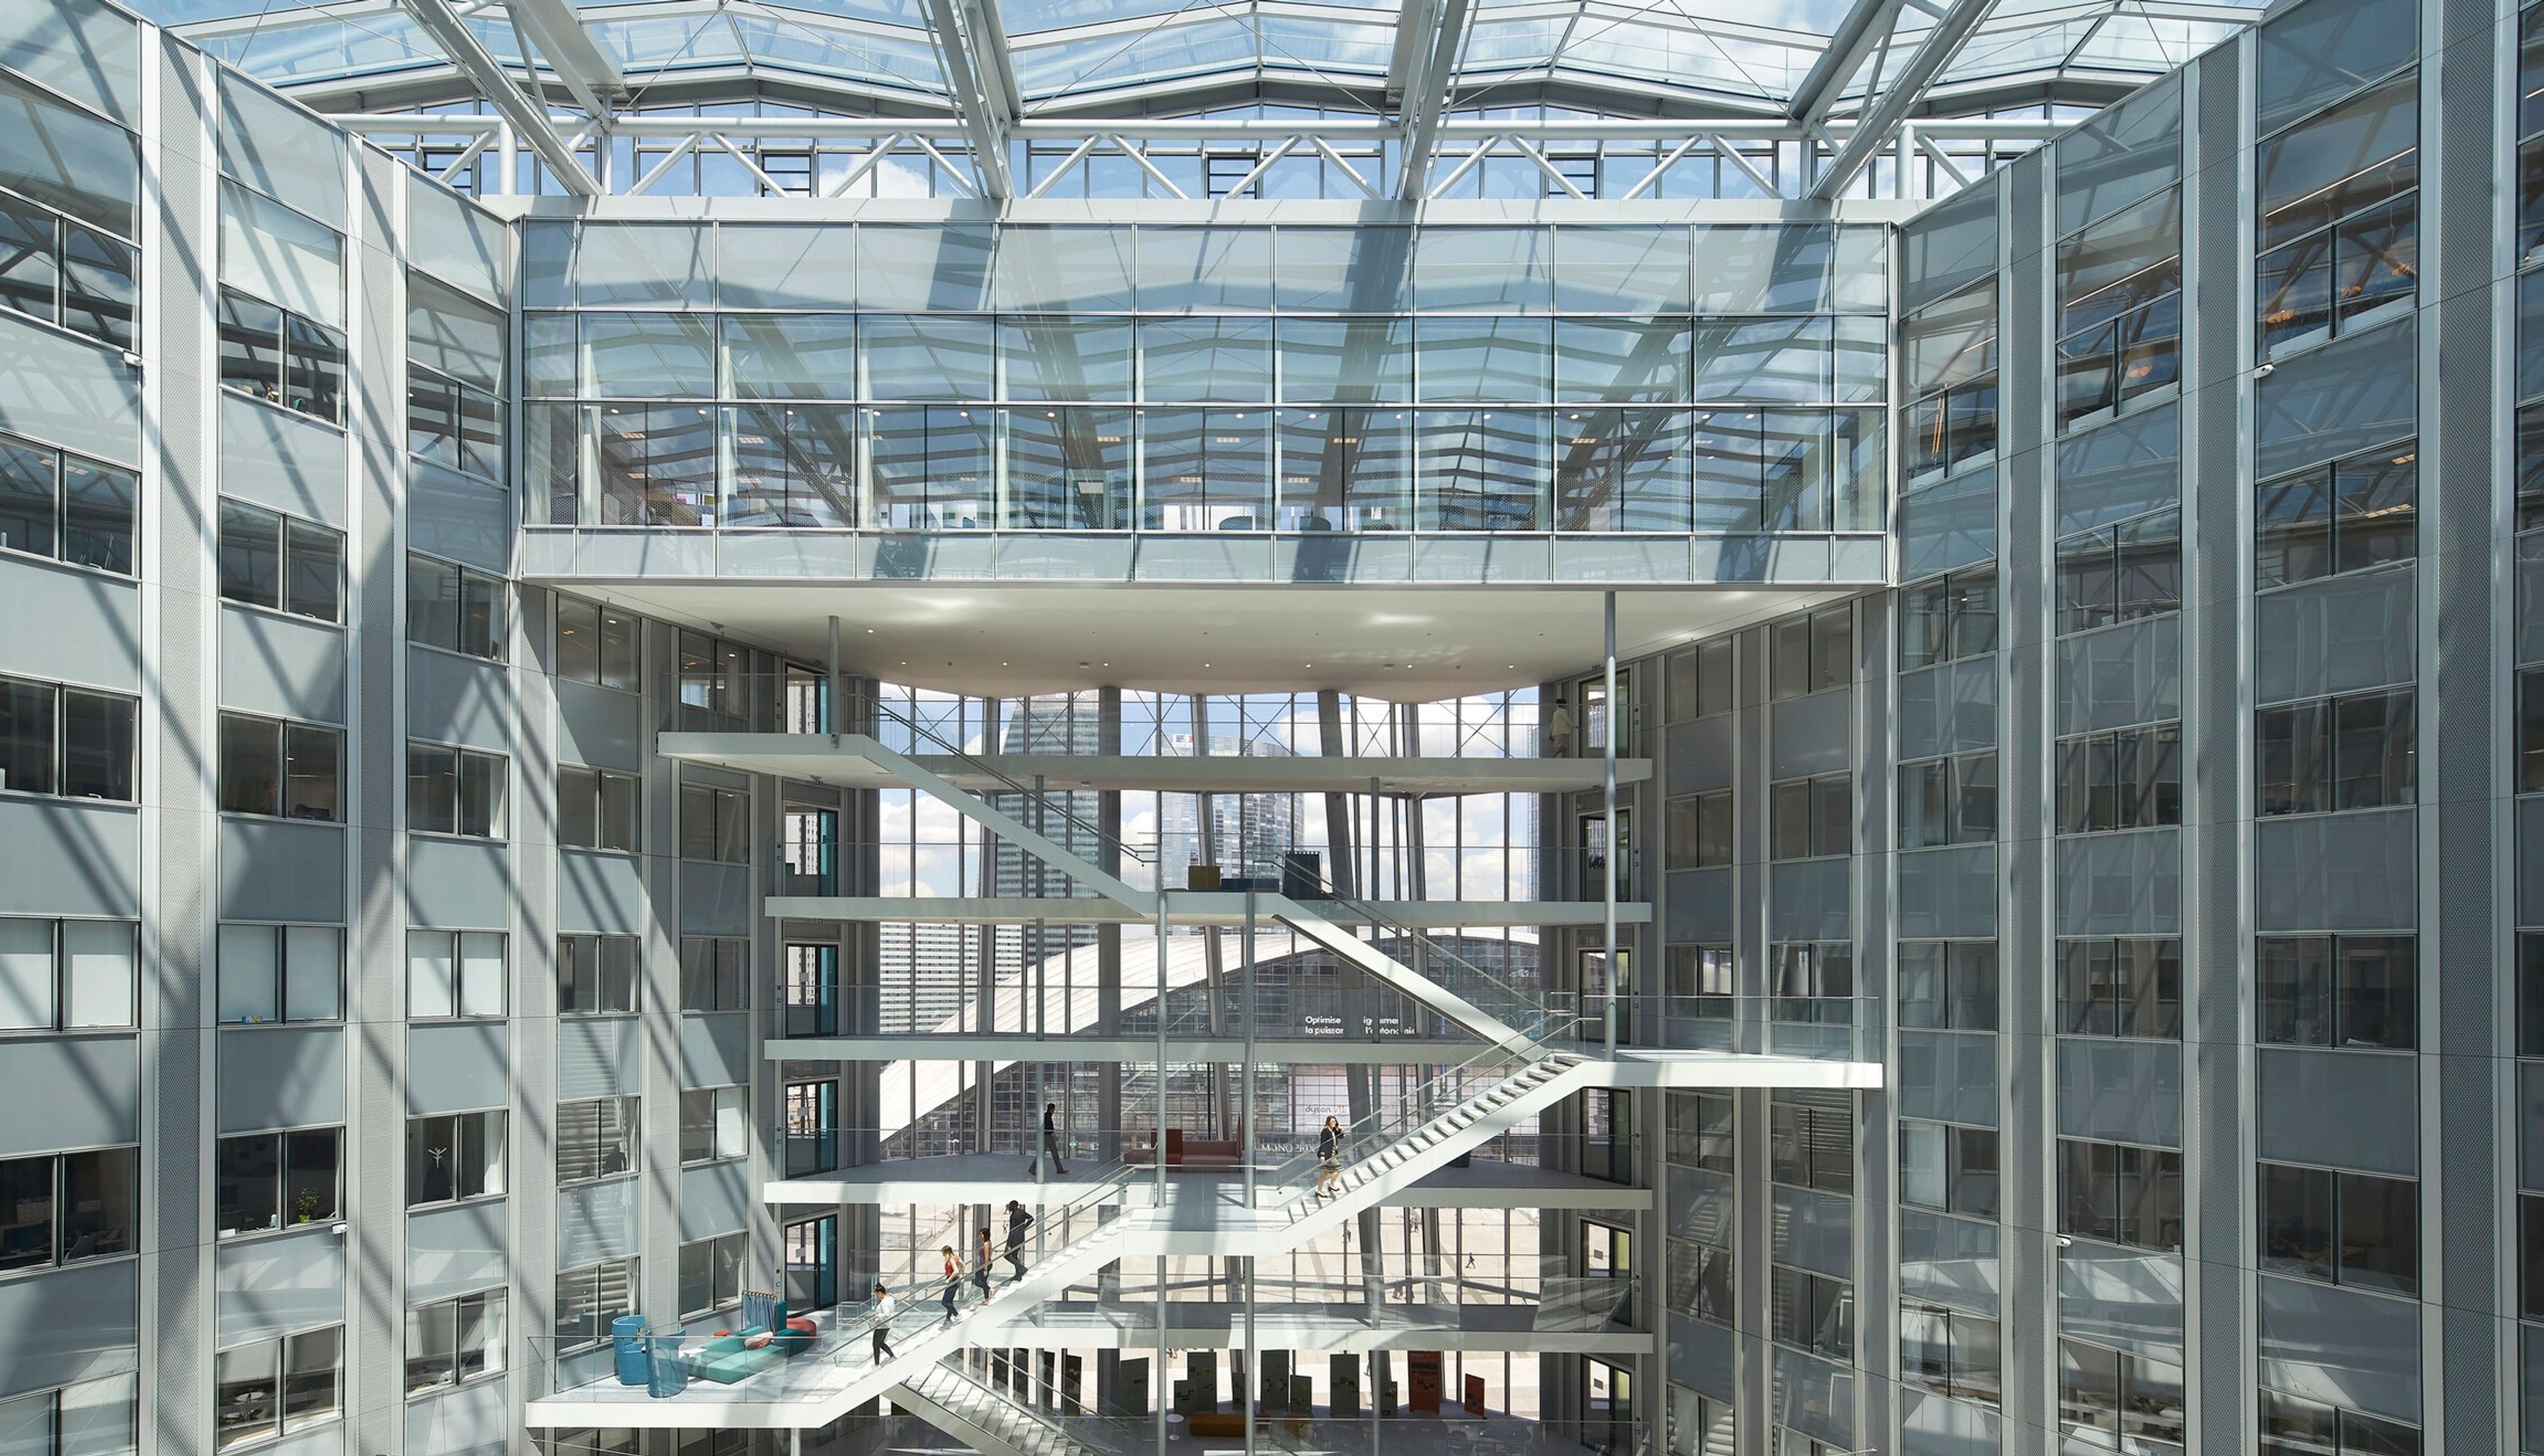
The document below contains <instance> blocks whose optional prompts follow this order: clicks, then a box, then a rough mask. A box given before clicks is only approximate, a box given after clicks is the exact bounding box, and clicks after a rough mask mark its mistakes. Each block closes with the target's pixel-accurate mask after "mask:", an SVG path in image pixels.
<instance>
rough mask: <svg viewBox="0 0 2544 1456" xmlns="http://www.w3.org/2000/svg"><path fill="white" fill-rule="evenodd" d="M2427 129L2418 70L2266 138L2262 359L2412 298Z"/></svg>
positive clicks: (2261, 169) (2261, 170) (2261, 189)
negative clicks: (2422, 152)
mask: <svg viewBox="0 0 2544 1456" xmlns="http://www.w3.org/2000/svg"><path fill="white" fill-rule="evenodd" d="M2419 129H2420V78H2419V77H2418V76H2417V75H2416V74H2413V73H2409V72H2406V73H2405V74H2402V75H2399V76H2396V77H2395V78H2394V79H2392V80H2390V81H2387V82H2386V83H2384V84H2383V85H2381V86H2378V87H2376V88H2375V89H2373V90H2371V91H2368V92H2366V93H2364V94H2362V95H2358V96H2353V97H2351V98H2349V99H2347V100H2345V101H2340V102H2336V103H2334V104H2333V105H2332V106H2330V107H2328V108H2326V109H2325V110H2324V111H2322V112H2321V113H2319V114H2317V115H2316V116H2314V117H2311V118H2309V119H2307V120H2306V121H2299V122H2297V123H2296V124H2295V125H2293V126H2290V127H2288V128H2287V129H2285V130H2283V131H2281V132H2279V133H2278V134H2277V135H2275V136H2273V137H2271V138H2269V139H2268V140H2267V141H2265V142H2263V143H2262V144H2261V146H2260V147H2258V148H2257V149H2256V150H2255V152H2254V182H2255V190H2256V193H2257V195H2258V196H2257V205H2258V210H2259V211H2260V214H2261V228H2260V236H2259V237H2258V238H2257V239H2256V242H2257V243H2258V244H2259V246H2260V247H2261V249H2262V250H2263V251H2262V253H2261V255H2260V257H2259V258H2258V259H2257V260H2256V261H2255V263H2254V266H2253V296H2254V300H2255V302H2256V304H2257V306H2258V308H2259V320H2258V327H2257V330H2256V333H2255V343H2256V345H2257V346H2258V354H2259V357H2260V358H2259V360H2257V361H2256V362H2257V363H2258V362H2261V361H2266V360H2268V359H2270V358H2271V357H2272V356H2274V355H2276V354H2279V353H2282V352H2284V351H2286V350H2289V349H2295V348H2299V347H2302V346H2304V345H2307V344H2313V343H2317V342H2319V341H2321V340H2323V339H2327V338H2330V337H2332V336H2334V335H2337V334H2341V333H2345V332H2347V331H2348V330H2351V329H2354V328H2359V327H2363V326H2365V325H2368V324H2371V323H2375V322H2378V321H2380V320H2382V319H2385V318H2387V317H2389V316H2391V315H2392V314H2394V313H2396V312H2398V311H2403V310H2408V309H2409V308H2410V307H2411V306H2412V299H2413V297H2414V295H2415V293H2416V291H2417V282H2418V279H2419V276H2420V271H2421V247H2420V199H2419V197H2418V195H2417V192H2416V189H2417V188H2418V186H2419V183H2420V171H2421V166H2420V147H2419V144H2418V143H2419V137H2418V134H2417V133H2418V131H2419Z"/></svg>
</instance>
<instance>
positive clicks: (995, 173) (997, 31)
mask: <svg viewBox="0 0 2544 1456" xmlns="http://www.w3.org/2000/svg"><path fill="white" fill-rule="evenodd" d="M926 9H927V25H928V29H929V30H930V32H932V33H933V34H934V36H935V38H936V53H937V57H938V59H940V60H941V61H942V62H943V63H944V66H945V89H946V90H947V91H948V92H949V93H951V94H952V96H953V98H954V104H955V106H956V107H957V108H958V109H959V110H960V111H961V112H962V115H963V130H964V133H965V135H966V136H967V137H968V138H969V139H970V141H971V143H972V165H973V166H974V167H975V168H977V169H979V172H980V176H981V195H982V196H983V197H987V198H994V199H998V200H1000V201H1003V200H1005V199H1007V198H1009V197H1012V196H1014V189H1013V186H1012V184H1011V182H1010V180H1009V178H1008V176H1007V137H1008V134H1009V132H1010V129H1011V128H1012V127H1013V126H1014V125H1015V121H1016V117H1017V115H1018V114H1019V113H1020V112H1022V111H1023V110H1024V104H1023V102H1022V100H1021V99H1020V98H1019V97H1018V95H1017V92H1016V78H1015V72H1014V70H1013V69H1012V68H1011V67H1010V66H1009V65H1008V64H1007V37H1006V32H1005V31H1004V30H1003V29H1002V28H1001V27H1000V26H999V24H998V14H997V10H996V7H995V6H994V5H993V4H990V3H987V0H926ZM920 144H921V145H922V146H923V145H925V142H924V141H923V140H922V141H921V142H920Z"/></svg>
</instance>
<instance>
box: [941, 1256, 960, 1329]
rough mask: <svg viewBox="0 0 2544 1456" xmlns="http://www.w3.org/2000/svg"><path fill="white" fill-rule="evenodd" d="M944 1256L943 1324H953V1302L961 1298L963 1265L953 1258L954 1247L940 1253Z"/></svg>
mask: <svg viewBox="0 0 2544 1456" xmlns="http://www.w3.org/2000/svg"><path fill="white" fill-rule="evenodd" d="M940 1252H941V1253H942V1254H944V1255H945V1323H946V1324H948V1325H951V1324H953V1323H954V1301H956V1300H958V1299H961V1298H962V1297H963V1264H962V1261H961V1260H959V1259H957V1258H955V1257H954V1246H953V1245H951V1244H948V1245H946V1246H945V1247H944V1248H943V1250H941V1251H940Z"/></svg>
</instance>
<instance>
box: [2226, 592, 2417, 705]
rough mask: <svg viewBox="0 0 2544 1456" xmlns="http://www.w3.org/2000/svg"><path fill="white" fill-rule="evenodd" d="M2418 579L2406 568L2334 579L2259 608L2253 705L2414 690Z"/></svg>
mask: <svg viewBox="0 0 2544 1456" xmlns="http://www.w3.org/2000/svg"><path fill="white" fill-rule="evenodd" d="M2419 595H2420V573H2419V572H2418V571H2416V570H2414V569H2413V568H2412V567H2411V566H2409V565H2405V566H2401V567H2396V568H2392V569H2389V570H2385V571H2362V572H2356V573H2352V574H2349V575H2345V576H2336V577H2328V578H2326V579H2324V580H2322V581H2318V582H2308V583H2306V584H2305V585H2303V586H2299V587H2289V588H2286V589H2284V590H2282V591H2276V592H2269V593H2266V594H2264V595H2263V596H2262V597H2261V598H2260V599H2258V600H2257V602H2256V603H2255V605H2254V613H2253V669H2254V683H2253V690H2254V699H2255V701H2257V702H2262V703H2273V702H2292V701H2297V700H2300V699H2304V698H2309V697H2329V696H2331V695H2332V694H2334V693H2336V692H2355V691H2359V690H2361V689H2363V688H2386V687H2391V686H2393V685H2395V684H2398V683H2400V684H2409V683H2410V682H2412V679H2413V672H2414V668H2413V659H2414V657H2415V656H2417V639H2418V637H2419V635H2420V633H2419V620H2418V618H2419V613H2418V612H2417V611H2416V610H2415V609H2414V606H2415V603H2416V602H2417V600H2418V598H2419Z"/></svg>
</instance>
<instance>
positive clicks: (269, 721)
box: [218, 708, 345, 824]
mask: <svg viewBox="0 0 2544 1456" xmlns="http://www.w3.org/2000/svg"><path fill="white" fill-rule="evenodd" d="M218 721H219V731H220V736H221V757H220V771H219V778H220V780H221V783H220V805H221V812H222V813H223V814H246V815H253V816H255V817H258V818H262V819H291V820H298V821H302V822H306V823H311V824H342V823H344V822H345V819H344V809H345V730H344V729H342V728H340V727H336V726H334V725H332V724H327V723H312V722H307V721H304V720H302V719H298V718H278V717H273V716H271V715H269V714H265V713H241V712H232V711H230V710H228V709H226V708H224V709H222V710H221V712H220V715H219V720H218ZM234 728H235V729H237V730H239V731H241V732H245V731H247V730H249V729H251V728H253V729H257V730H259V731H264V730H269V729H270V730H271V731H272V732H273V734H274V764H275V770H276V772H275V780H274V793H273V796H272V797H271V798H270V799H269V800H268V802H269V803H271V804H272V805H273V806H274V807H272V808H267V809H250V808H243V807H240V806H238V805H237V804H235V803H233V802H232V794H231V786H230V784H229V782H228V778H229V769H230V752H229V749H230V738H229V735H230V733H231V731H232V730H233V729H234ZM298 735H310V736H311V737H309V738H299V737H297V736H298ZM311 741H320V742H332V744H333V745H334V753H333V756H332V757H333V762H332V764H331V765H330V767H331V768H332V769H333V770H334V783H333V786H332V788H331V790H330V795H331V802H330V805H329V809H328V812H326V813H324V814H295V813H290V812H286V810H287V807H288V800H289V798H290V788H291V785H292V784H293V783H294V782H296V781H298V780H300V779H301V778H303V777H305V776H306V775H304V774H301V773H298V772H295V771H294V769H293V768H292V764H293V761H294V754H293V750H294V748H295V747H296V746H297V745H298V744H301V743H307V742H311Z"/></svg>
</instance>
